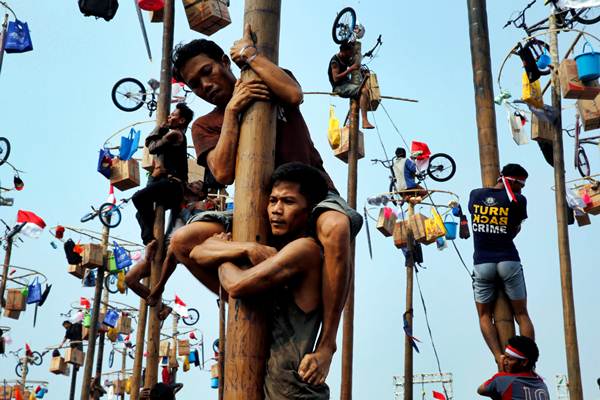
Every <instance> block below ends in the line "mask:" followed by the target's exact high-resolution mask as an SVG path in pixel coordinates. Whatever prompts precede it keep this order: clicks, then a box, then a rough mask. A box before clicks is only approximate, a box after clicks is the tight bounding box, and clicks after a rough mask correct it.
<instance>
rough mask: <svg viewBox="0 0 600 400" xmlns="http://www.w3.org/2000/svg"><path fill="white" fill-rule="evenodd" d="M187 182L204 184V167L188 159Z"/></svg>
mask: <svg viewBox="0 0 600 400" xmlns="http://www.w3.org/2000/svg"><path fill="white" fill-rule="evenodd" d="M188 182H189V183H194V182H204V167H203V166H201V165H198V163H197V162H196V160H194V159H192V158H188Z"/></svg>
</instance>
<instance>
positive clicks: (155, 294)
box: [146, 284, 164, 307]
mask: <svg viewBox="0 0 600 400" xmlns="http://www.w3.org/2000/svg"><path fill="white" fill-rule="evenodd" d="M163 290H164V288H162V287H160V284H159V285H156V286H155V287H154V288H152V290H151V291H150V295H149V296H148V297H146V304H148V305H149V306H150V307H154V306H156V305H157V304H158V303H159V302H160V298H161V297H162V294H163Z"/></svg>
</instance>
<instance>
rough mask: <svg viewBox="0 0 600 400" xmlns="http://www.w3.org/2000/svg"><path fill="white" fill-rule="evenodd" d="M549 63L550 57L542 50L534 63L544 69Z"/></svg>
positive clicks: (550, 62)
mask: <svg viewBox="0 0 600 400" xmlns="http://www.w3.org/2000/svg"><path fill="white" fill-rule="evenodd" d="M550 64H552V59H551V58H550V56H549V55H548V53H547V52H546V51H544V52H543V53H542V55H540V57H539V58H538V59H537V61H536V62H535V65H537V67H538V68H539V69H546V68H548V67H549V66H550Z"/></svg>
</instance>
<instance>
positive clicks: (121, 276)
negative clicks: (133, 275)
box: [117, 270, 127, 294]
mask: <svg viewBox="0 0 600 400" xmlns="http://www.w3.org/2000/svg"><path fill="white" fill-rule="evenodd" d="M117 289H118V290H119V293H121V294H125V290H126V289H127V285H126V284H125V271H123V270H121V271H119V273H118V274H117Z"/></svg>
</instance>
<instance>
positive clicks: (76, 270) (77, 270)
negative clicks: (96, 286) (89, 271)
mask: <svg viewBox="0 0 600 400" xmlns="http://www.w3.org/2000/svg"><path fill="white" fill-rule="evenodd" d="M84 269H85V268H83V266H81V264H79V265H71V264H69V266H68V267H67V272H68V273H69V274H71V275H73V276H74V277H76V278H79V279H83V272H84Z"/></svg>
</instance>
